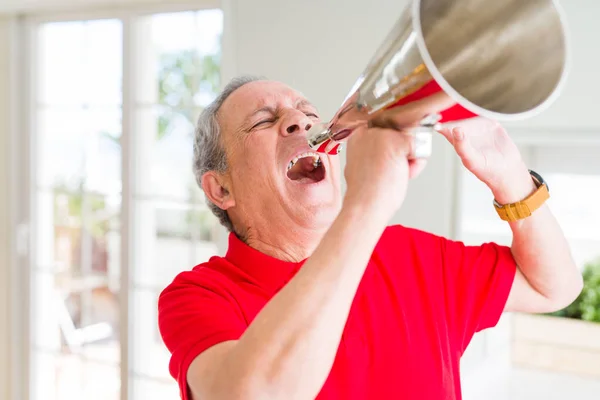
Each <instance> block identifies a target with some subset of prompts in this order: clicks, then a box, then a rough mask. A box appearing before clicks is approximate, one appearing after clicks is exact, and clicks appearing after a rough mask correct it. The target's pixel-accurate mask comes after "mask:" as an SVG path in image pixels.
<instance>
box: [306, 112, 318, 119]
mask: <svg viewBox="0 0 600 400" xmlns="http://www.w3.org/2000/svg"><path fill="white" fill-rule="evenodd" d="M304 114H306V116H307V117H313V118H319V116H318V115H317V114H315V113H310V112H307V113H304Z"/></svg>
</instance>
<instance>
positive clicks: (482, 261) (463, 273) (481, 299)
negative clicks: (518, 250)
mask: <svg viewBox="0 0 600 400" xmlns="http://www.w3.org/2000/svg"><path fill="white" fill-rule="evenodd" d="M441 240H442V250H443V253H442V258H443V262H444V264H445V271H446V289H447V304H449V305H450V307H449V310H451V312H453V313H454V315H453V318H452V319H453V323H454V324H453V325H454V328H455V329H456V334H457V340H458V346H459V347H460V349H461V350H462V351H464V350H465V349H466V347H467V345H468V344H469V342H470V341H471V339H472V338H473V335H474V334H475V333H476V332H479V331H481V330H484V329H487V328H491V327H493V326H496V324H497V323H498V320H499V319H500V317H501V316H502V313H503V311H504V307H505V305H506V302H507V300H508V296H509V294H510V290H511V288H512V284H513V281H514V278H515V273H516V268H517V267H516V263H515V261H514V258H513V256H512V253H511V250H510V248H509V247H507V246H501V245H498V244H495V243H485V244H483V245H481V246H466V245H465V244H463V243H462V242H456V241H451V240H446V239H441ZM448 296H450V297H449V298H448Z"/></svg>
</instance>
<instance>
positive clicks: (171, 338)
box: [158, 271, 246, 400]
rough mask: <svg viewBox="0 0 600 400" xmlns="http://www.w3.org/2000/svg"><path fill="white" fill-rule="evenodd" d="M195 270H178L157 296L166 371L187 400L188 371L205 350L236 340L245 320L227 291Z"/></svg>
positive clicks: (244, 327) (244, 326)
mask: <svg viewBox="0 0 600 400" xmlns="http://www.w3.org/2000/svg"><path fill="white" fill-rule="evenodd" d="M197 275H198V273H197V272H196V271H187V272H184V273H182V274H180V275H179V276H178V277H177V278H175V280H174V281H173V283H171V284H170V285H169V286H168V287H167V288H166V289H165V290H163V292H162V293H161V295H160V296H159V300H158V325H159V329H160V334H161V336H162V339H163V341H164V343H165V345H166V346H167V348H168V349H169V351H170V352H171V361H170V363H169V371H170V373H171V375H172V376H173V378H175V379H176V380H177V382H178V383H179V389H180V395H181V398H182V399H183V400H190V399H191V396H190V394H189V388H188V385H187V371H188V368H189V366H190V364H191V363H192V361H193V360H194V359H195V358H196V357H197V356H198V355H199V354H200V353H202V352H203V351H204V350H206V349H208V348H210V347H212V346H214V345H216V344H218V343H221V342H225V341H229V340H238V339H239V338H240V336H241V335H242V333H243V332H244V330H245V329H246V324H245V321H244V318H243V316H242V315H241V312H240V311H238V310H237V309H236V307H235V303H234V302H233V300H232V299H230V298H228V296H227V294H226V292H221V291H220V290H219V289H213V288H212V287H213V286H215V287H216V288H218V285H206V282H205V280H206V279H203V278H199V277H198V276H197Z"/></svg>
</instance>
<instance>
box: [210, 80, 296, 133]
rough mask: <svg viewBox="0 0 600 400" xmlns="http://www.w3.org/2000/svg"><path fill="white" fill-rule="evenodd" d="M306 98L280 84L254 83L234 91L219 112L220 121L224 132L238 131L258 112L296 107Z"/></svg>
mask: <svg viewBox="0 0 600 400" xmlns="http://www.w3.org/2000/svg"><path fill="white" fill-rule="evenodd" d="M299 101H302V102H305V101H306V99H305V97H304V96H303V95H302V94H301V93H299V92H298V91H296V90H294V89H292V88H290V87H289V86H287V85H284V84H283V83H280V82H272V81H254V82H250V83H247V84H245V85H244V86H242V87H240V88H239V89H237V90H236V91H234V92H233V93H232V94H231V95H230V96H229V97H228V98H227V100H225V102H224V103H223V105H222V106H221V109H220V110H219V120H220V123H221V126H222V127H223V129H224V130H231V129H233V130H236V129H239V127H240V126H241V125H242V124H243V123H244V121H245V120H246V119H247V118H248V117H249V116H251V115H252V114H253V113H254V112H255V111H256V110H259V109H261V108H264V107H272V108H279V107H288V106H289V107H295V106H296V105H297V104H298V102H299Z"/></svg>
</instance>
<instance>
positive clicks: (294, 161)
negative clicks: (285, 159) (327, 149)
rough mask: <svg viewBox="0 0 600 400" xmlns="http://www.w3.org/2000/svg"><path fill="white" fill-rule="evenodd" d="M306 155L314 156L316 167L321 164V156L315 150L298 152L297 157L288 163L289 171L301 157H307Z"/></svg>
mask: <svg viewBox="0 0 600 400" xmlns="http://www.w3.org/2000/svg"><path fill="white" fill-rule="evenodd" d="M305 157H312V158H313V166H314V167H315V168H317V167H318V166H319V165H320V164H321V156H319V155H318V154H317V153H315V152H312V151H308V152H306V153H302V154H298V155H297V156H296V157H294V158H293V159H292V161H290V163H289V164H288V167H287V169H288V171H289V170H290V169H291V168H292V167H293V166H294V164H296V163H297V162H298V160H299V159H301V158H305Z"/></svg>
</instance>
